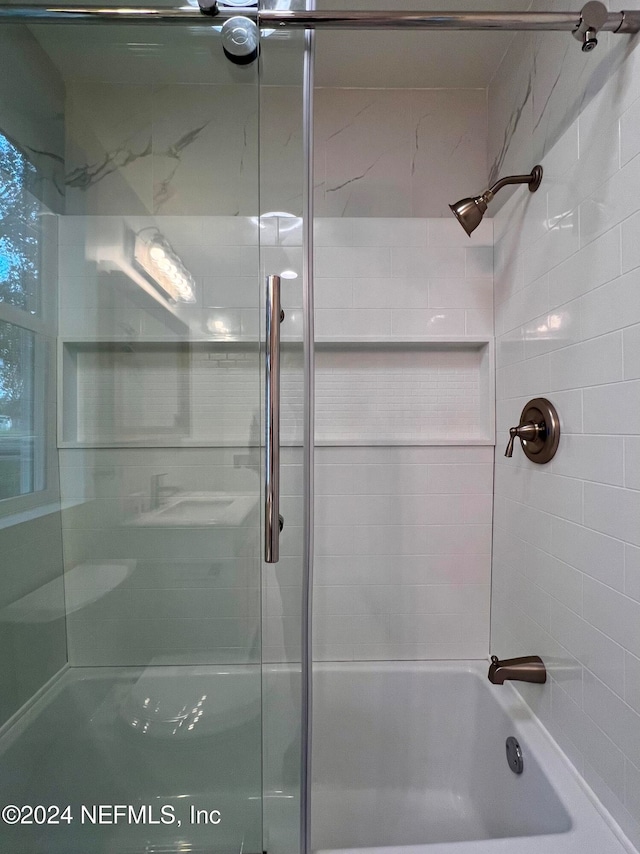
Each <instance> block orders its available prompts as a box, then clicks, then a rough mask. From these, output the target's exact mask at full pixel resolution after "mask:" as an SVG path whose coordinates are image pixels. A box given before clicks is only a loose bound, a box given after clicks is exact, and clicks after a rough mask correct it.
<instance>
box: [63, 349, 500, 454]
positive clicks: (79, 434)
mask: <svg viewBox="0 0 640 854" xmlns="http://www.w3.org/2000/svg"><path fill="white" fill-rule="evenodd" d="M492 359H493V354H492V349H491V342H490V341H489V340H469V339H466V340H463V339H461V340H458V341H397V340H396V341H387V342H381V341H376V342H365V341H319V342H317V344H316V375H315V376H316V379H315V405H316V412H315V419H316V442H317V443H318V444H321V445H394V444H399V445H430V444H492V443H493V441H494V435H493V433H494V430H493V415H492V413H493V386H492V383H491V381H490V378H491V376H492ZM302 360H303V352H302V345H301V343H300V342H283V344H282V358H281V387H282V388H281V440H282V444H284V445H297V444H300V442H301V437H302V425H303V416H304V408H303V386H302V377H303V373H302ZM61 363H62V375H63V383H62V390H61V397H62V400H61V404H62V405H61V406H60V413H61V418H60V425H59V431H60V432H59V437H60V445H61V447H75V446H84V447H92V446H93V447H113V446H136V445H149V444H151V445H157V446H165V447H173V446H176V447H182V446H187V447H188V446H246V445H252V446H256V445H259V444H260V438H261V433H262V413H261V411H260V407H259V406H258V393H257V392H258V387H259V386H262V385H263V371H262V367H261V362H260V352H259V345H258V343H257V342H243V343H240V342H171V343H170V342H166V341H164V342H148V341H146V342H115V341H109V342H99V341H91V342H89V341H85V342H82V341H67V342H64V343H63V344H62V348H61Z"/></svg>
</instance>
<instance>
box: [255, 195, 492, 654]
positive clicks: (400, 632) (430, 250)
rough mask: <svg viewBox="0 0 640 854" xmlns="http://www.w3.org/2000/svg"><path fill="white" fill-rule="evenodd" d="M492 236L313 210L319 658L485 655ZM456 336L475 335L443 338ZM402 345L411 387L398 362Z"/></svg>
mask: <svg viewBox="0 0 640 854" xmlns="http://www.w3.org/2000/svg"><path fill="white" fill-rule="evenodd" d="M374 186H375V185H374ZM287 240H288V241H289V243H290V242H292V241H293V237H292V235H288V237H287ZM491 242H492V226H491V223H490V222H487V223H484V224H483V226H482V227H481V228H480V229H478V231H477V232H476V234H475V235H474V237H473V239H472V240H469V238H468V237H467V236H466V234H465V233H464V231H463V230H462V229H461V228H460V226H459V225H458V224H457V223H456V222H455V221H454V220H446V221H443V220H441V219H419V218H412V219H401V218H400V219H394V218H363V217H360V218H348V217H347V218H341V219H324V218H319V219H318V220H317V223H316V243H317V246H316V256H315V262H316V278H315V293H316V306H317V307H316V334H317V338H318V342H319V343H318V347H317V352H316V361H317V378H318V379H317V397H316V407H317V418H316V440H317V441H318V443H319V445H320V446H319V447H318V448H317V450H316V498H315V507H316V517H315V524H316V527H315V555H316V556H315V561H314V563H315V589H314V632H315V635H314V653H315V655H316V658H317V659H323V660H349V659H398V658H405V659H412V658H416V659H419V658H469V657H471V658H476V657H484V656H486V653H487V648H488V636H489V635H488V632H489V580H490V538H491V501H492V467H493V447H492V444H493V425H492V422H491V410H492V401H493V395H492V389H491V388H490V385H491V374H492V362H491V359H490V358H489V355H488V353H489V351H490V348H491V343H490V342H491V339H492V333H493V324H492V310H491V309H492V251H491ZM285 305H286V303H285ZM465 337H467V338H470V339H474V340H482V339H484V340H485V341H486V342H487V343H486V344H485V346H484V348H482V350H478V349H476V350H469V349H465V348H464V346H463V345H461V344H460V343H459V344H458V345H457V346H453V347H451V346H450V345H449V343H448V342H449V341H456V340H458V341H459V342H460V340H464V339H465ZM336 338H338V339H341V340H345V339H349V340H350V341H351V342H352V343H351V344H350V345H349V348H348V349H345V348H344V347H343V346H342V345H338V344H333V345H331V344H329V343H328V342H329V341H331V340H332V339H333V340H334V341H335V339H336ZM420 339H423V341H422V343H421V344H415V343H412V344H410V345H407V342H417V341H420ZM424 339H430V343H426V342H425V340H424ZM322 342H325V343H322ZM403 343H404V347H403ZM391 344H393V347H391V346H390V345H391ZM405 348H406V349H405ZM480 352H484V355H483V356H482V355H481V356H478V355H477V354H478V353H480ZM474 353H475V354H476V355H475V356H474V355H473V354H474ZM412 354H414V355H412ZM407 356H408V357H409V362H407V361H406V360H405V362H404V363H403V364H402V371H403V372H406V376H407V377H408V376H411V377H412V378H413V383H412V385H411V387H409V386H406V387H405V385H404V383H403V382H401V381H399V379H398V377H397V376H396V369H397V365H396V364H395V359H396V358H397V357H400V358H404V357H407ZM461 356H462V358H461ZM329 367H330V369H331V372H332V375H333V379H332V383H331V384H330V385H329V384H327V382H326V379H325V373H324V372H325V371H326V370H327V369H328V368H329ZM471 368H473V370H471ZM341 377H344V380H343V382H344V384H345V386H344V387H345V390H346V391H345V392H343V394H342V395H341V394H340V392H339V388H340V387H339V385H338V381H339V380H340V379H341ZM474 377H475V378H476V380H475V385H474V382H473V378H474ZM479 377H483V381H482V383H479V380H478V378H479ZM401 379H402V378H401ZM470 380H471V381H470ZM438 383H440V384H441V385H440V386H439V388H440V391H439V390H438ZM469 386H471V388H469ZM474 388H475V390H476V394H475V397H474V396H473V394H471V393H470V392H472V391H473V389H474ZM354 402H355V404H356V405H355V406H354ZM347 410H350V411H351V418H352V419H353V423H347V422H346V421H345V412H346V411H347ZM394 412H401V413H404V419H403V421H402V422H401V423H398V422H397V420H394V417H393V415H394ZM416 412H423V413H424V417H423V418H422V419H420V418H418V419H416V422H412V421H411V418H412V416H413V415H414V413H416ZM372 423H376V424H377V425H378V426H377V429H378V431H379V432H378V437H377V441H374V440H373V439H372V432H371V424H372ZM284 462H285V469H284V471H285V476H284V481H283V497H282V512H283V515H284V517H285V520H286V523H285V530H284V533H283V537H282V558H281V561H280V563H279V564H278V565H276V566H271V567H269V566H266V567H265V568H264V572H265V579H266V583H267V591H266V599H265V614H266V619H265V650H264V652H265V656H266V658H267V660H271V661H281V660H283V659H284V660H290V659H291V657H292V656H295V655H296V654H297V651H298V634H299V614H300V589H299V584H300V571H299V564H300V560H301V552H300V550H299V543H300V542H301V537H300V536H299V530H300V529H299V528H298V527H294V528H292V527H291V525H292V524H293V525H294V526H300V525H301V523H302V519H301V509H300V498H299V496H300V495H301V481H300V477H301V473H300V471H299V470H296V468H295V466H292V465H287V463H288V462H289V461H288V458H287V457H285V459H284ZM289 537H291V538H292V540H291V541H290V540H289ZM293 544H295V545H293Z"/></svg>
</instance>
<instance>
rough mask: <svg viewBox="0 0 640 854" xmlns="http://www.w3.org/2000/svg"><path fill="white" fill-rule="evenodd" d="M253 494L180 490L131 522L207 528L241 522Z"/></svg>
mask: <svg viewBox="0 0 640 854" xmlns="http://www.w3.org/2000/svg"><path fill="white" fill-rule="evenodd" d="M257 500H258V499H257V496H256V495H242V494H240V495H234V494H233V493H227V492H183V493H179V494H178V495H175V496H174V497H173V498H171V499H169V500H168V501H167V502H166V503H165V504H162V505H161V506H160V507H156V508H155V509H154V510H149V512H148V513H141V514H140V515H139V516H137V517H136V518H135V519H133V520H132V521H131V523H130V524H132V525H142V526H152V527H156V526H157V527H160V526H169V527H172V526H174V527H176V526H177V527H208V526H210V525H224V526H227V525H241V524H242V523H243V522H244V521H245V519H246V518H247V516H248V515H249V513H250V512H251V510H253V508H254V507H255V506H256V503H257Z"/></svg>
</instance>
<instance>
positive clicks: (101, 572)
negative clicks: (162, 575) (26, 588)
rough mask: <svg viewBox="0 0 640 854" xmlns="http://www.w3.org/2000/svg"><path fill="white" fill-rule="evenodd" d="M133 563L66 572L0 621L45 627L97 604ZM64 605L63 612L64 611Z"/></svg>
mask: <svg viewBox="0 0 640 854" xmlns="http://www.w3.org/2000/svg"><path fill="white" fill-rule="evenodd" d="M135 566H136V562H135V560H105V561H96V562H92V561H87V563H81V564H78V566H74V567H73V569H70V570H67V572H66V573H65V576H64V593H63V586H62V584H63V582H62V576H60V577H59V578H55V579H54V580H53V581H49V582H48V583H47V584H44V585H43V586H42V587H38V588H37V589H36V590H34V591H33V592H32V593H28V594H27V595H26V596H23V597H22V598H21V599H18V601H17V602H13V603H12V604H11V605H7V607H6V608H3V609H2V611H0V621H8V622H12V623H48V622H51V621H52V620H59V619H60V618H61V617H62V616H64V613H65V610H66V613H67V614H72V613H73V612H74V611H80V610H81V609H82V608H85V607H87V606H88V605H91V604H93V602H97V600H98V599H100V598H101V597H102V596H106V595H107V593H110V592H111V591H112V590H115V588H116V587H119V585H120V584H122V582H123V581H126V579H127V578H128V576H129V575H130V574H131V572H132V571H133V570H134V569H135ZM65 605H66V608H65Z"/></svg>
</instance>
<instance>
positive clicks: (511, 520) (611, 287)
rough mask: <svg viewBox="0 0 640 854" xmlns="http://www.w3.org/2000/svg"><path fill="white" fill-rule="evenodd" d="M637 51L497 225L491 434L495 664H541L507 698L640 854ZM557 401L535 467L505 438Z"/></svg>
mask: <svg viewBox="0 0 640 854" xmlns="http://www.w3.org/2000/svg"><path fill="white" fill-rule="evenodd" d="M639 80H640V55H639V54H638V52H637V51H636V52H635V53H632V54H631V55H630V57H629V59H628V60H627V62H626V64H625V65H623V66H622V68H621V69H620V70H619V71H618V72H617V73H616V74H615V75H614V76H613V77H612V78H611V80H610V81H609V82H608V83H607V84H606V86H604V88H603V89H602V91H601V92H600V94H599V95H598V96H596V98H595V99H594V100H593V101H592V102H591V104H590V105H589V106H588V107H587V108H586V109H585V110H584V111H583V112H582V114H581V115H580V117H579V119H578V120H577V121H576V122H574V124H572V125H571V127H570V128H569V129H568V130H567V131H566V133H565V134H564V135H563V136H562V138H561V139H560V140H559V142H558V143H557V144H556V145H555V146H554V147H553V149H552V150H551V151H550V152H549V153H548V154H547V155H546V157H545V158H544V160H543V166H544V169H545V176H544V179H543V183H542V186H541V188H540V190H539V191H538V192H537V193H536V195H534V196H532V195H530V194H529V193H527V192H526V190H520V191H518V193H517V194H516V196H515V197H514V199H512V200H511V201H510V202H509V203H508V204H507V205H506V206H505V208H504V209H503V210H502V211H500V213H499V215H498V216H497V217H496V218H495V220H494V227H495V236H496V249H495V262H496V270H495V272H496V279H495V296H496V334H497V366H498V367H497V436H498V437H499V445H498V449H497V451H498V453H497V455H496V462H497V465H496V487H495V492H496V497H495V510H494V513H495V535H494V564H493V608H492V652H494V653H496V654H497V655H499V656H501V657H507V656H512V655H522V654H532V653H538V654H540V655H541V656H542V658H543V659H544V660H545V662H546V664H547V667H548V670H549V674H550V677H551V678H550V680H549V681H548V683H547V684H546V685H545V686H527V685H522V686H519V689H520V690H521V691H522V693H523V694H524V696H525V697H526V699H527V700H528V701H529V702H530V703H531V705H532V706H533V708H534V709H535V710H536V712H537V713H538V714H539V716H540V717H541V719H542V721H543V722H544V723H545V725H546V726H547V727H548V728H549V729H550V730H551V732H552V733H553V735H554V736H555V737H556V738H557V740H558V741H559V743H560V745H561V746H562V747H563V749H564V750H565V751H566V752H567V754H568V755H569V757H570V758H571V760H572V761H573V762H574V764H575V765H576V767H577V768H578V770H579V771H580V772H581V773H582V774H583V775H584V777H585V779H586V781H587V783H589V785H590V786H591V787H592V788H593V789H594V791H595V792H596V794H597V795H598V797H599V798H600V799H601V800H602V801H603V803H604V804H605V806H607V807H608V808H609V809H610V811H611V812H612V813H613V815H614V817H615V818H616V819H617V820H618V822H619V823H620V824H621V826H622V828H623V829H624V830H625V832H626V833H627V834H629V836H630V837H631V838H632V840H633V841H634V842H635V844H636V845H638V843H640V750H639V745H640V592H639V591H640V585H639V584H638V578H639V577H640V575H639V572H640V535H639V531H640V527H639V525H638V520H639V519H640V491H639V490H640V480H639V478H638V464H639V462H640V444H639V439H638V415H639V413H640V381H639V380H640V296H639V295H640V289H639V285H640V266H639V265H640V254H639V253H638V229H639V228H640V100H638V99H639V98H640V85H639V82H638V81H639ZM538 395H541V396H546V397H549V399H550V400H551V401H552V402H553V403H554V404H555V405H556V407H557V409H558V411H559V414H560V419H561V425H562V436H561V439H560V446H559V449H558V453H557V456H556V457H555V459H554V460H553V461H552V462H551V463H550V464H548V465H545V466H537V465H535V464H533V463H531V462H529V461H528V460H527V459H526V458H525V457H524V455H523V454H522V452H521V451H520V449H519V448H518V447H516V449H515V451H514V456H513V458H512V459H505V458H504V457H503V456H502V454H501V451H502V444H504V445H506V442H507V438H508V428H509V427H510V426H512V425H514V424H517V423H518V418H519V415H520V411H521V409H522V407H523V405H524V404H525V403H526V401H527V400H528V399H529V398H531V397H535V396H538Z"/></svg>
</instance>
